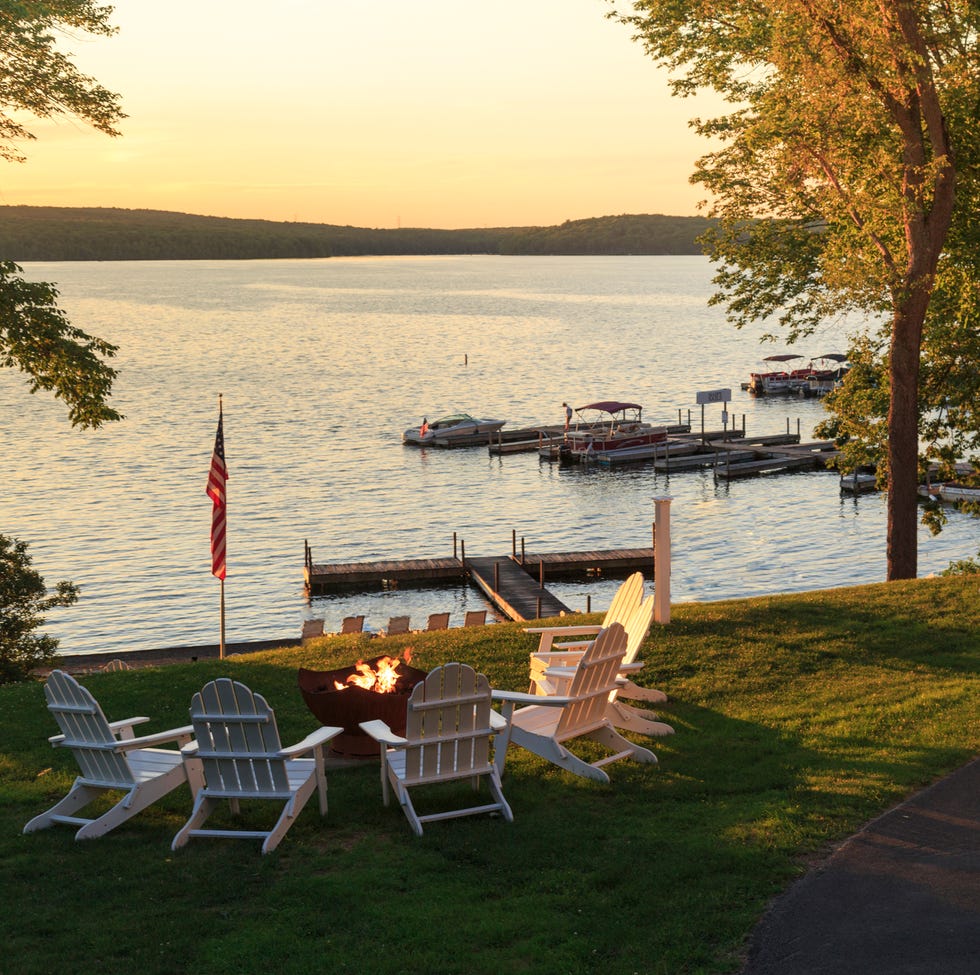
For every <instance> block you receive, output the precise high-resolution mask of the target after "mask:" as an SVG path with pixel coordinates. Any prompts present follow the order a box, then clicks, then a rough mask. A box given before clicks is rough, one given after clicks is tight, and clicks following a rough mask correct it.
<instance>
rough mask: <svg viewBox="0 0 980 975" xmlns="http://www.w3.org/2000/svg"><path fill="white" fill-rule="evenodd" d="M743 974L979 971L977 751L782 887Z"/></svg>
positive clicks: (967, 974)
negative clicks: (954, 769)
mask: <svg viewBox="0 0 980 975" xmlns="http://www.w3.org/2000/svg"><path fill="white" fill-rule="evenodd" d="M742 975H980V758H977V759H974V760H973V761H972V762H970V763H969V764H967V765H965V766H964V767H963V768H961V769H959V770H957V771H956V772H954V773H953V774H952V775H950V776H948V777H946V778H945V779H941V780H940V781H939V782H936V783H935V784H933V785H932V786H930V787H929V788H927V789H925V790H924V791H923V792H920V793H918V794H917V795H915V796H913V797H912V798H911V799H908V800H907V801H906V802H904V803H902V804H901V805H900V806H897V807H896V808H894V809H892V810H890V811H889V812H887V813H885V814H884V815H883V816H880V817H879V818H878V819H876V820H874V821H873V822H872V823H870V824H869V825H868V826H866V827H865V828H864V829H863V830H862V831H861V832H860V833H858V834H857V835H856V836H853V837H851V839H849V840H847V841H846V842H845V843H844V844H843V845H842V846H841V847H840V848H839V849H838V850H837V851H836V852H834V853H833V854H832V855H831V857H830V858H829V859H828V860H827V861H826V863H824V864H822V865H821V866H820V867H818V868H816V869H814V870H813V871H811V872H810V873H808V874H806V875H805V876H804V877H803V878H802V879H801V880H799V881H797V883H795V884H794V885H793V886H792V887H791V888H790V889H789V890H788V891H787V892H786V893H785V894H784V895H782V896H781V897H779V898H778V899H777V900H776V901H775V902H774V903H773V905H772V906H771V908H770V910H769V912H768V913H767V914H766V916H765V917H764V918H763V919H762V921H761V922H760V924H759V926H758V927H757V928H756V930H755V932H754V933H753V936H752V941H751V944H750V948H749V956H748V963H747V964H746V966H745V968H743V969H742Z"/></svg>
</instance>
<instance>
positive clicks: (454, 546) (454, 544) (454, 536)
mask: <svg viewBox="0 0 980 975" xmlns="http://www.w3.org/2000/svg"><path fill="white" fill-rule="evenodd" d="M453 558H456V532H453Z"/></svg>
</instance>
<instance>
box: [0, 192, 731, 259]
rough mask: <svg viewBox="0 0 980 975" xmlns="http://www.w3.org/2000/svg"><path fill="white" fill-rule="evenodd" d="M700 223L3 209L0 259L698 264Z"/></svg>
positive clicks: (629, 217)
mask: <svg viewBox="0 0 980 975" xmlns="http://www.w3.org/2000/svg"><path fill="white" fill-rule="evenodd" d="M715 223H716V221H714V220H710V219H708V218H707V217H673V216H666V215H664V214H622V215H619V216H606V217H592V218H589V219H587V220H569V221H566V222H565V223H563V224H560V225H558V226H553V227H477V228H466V229H460V230H439V229H431V228H425V227H399V228H397V229H395V230H387V229H377V228H370V227H351V226H337V225H333V224H317V223H285V222H276V221H272V220H244V219H235V218H230V217H207V216H199V215H197V214H191V213H174V212H170V211H166V210H125V209H119V208H112V207H39V206H0V260H7V261H17V262H28V261H45V262H47V261H200V260H278V259H294V260H295V259H311V258H327V257H398V256H432V255H460V254H495V255H500V256H530V255H537V256H624V255H639V256H670V255H692V254H695V255H700V254H703V252H704V251H703V248H702V247H701V245H700V244H699V243H698V242H697V238H698V237H699V236H700V235H701V234H703V233H704V232H705V231H707V230H708V229H709V228H710V227H711V226H713V225H714V224H715Z"/></svg>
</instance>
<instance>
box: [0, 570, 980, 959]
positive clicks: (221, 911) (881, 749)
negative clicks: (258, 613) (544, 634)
mask: <svg viewBox="0 0 980 975" xmlns="http://www.w3.org/2000/svg"><path fill="white" fill-rule="evenodd" d="M978 596H980V579H978V578H977V577H976V576H973V577H968V576H964V577H953V578H942V579H927V580H919V581H914V582H908V583H892V584H889V585H880V586H866V587H860V588H855V589H843V590H832V591H826V592H815V593H807V594H802V595H790V596H779V597H772V598H763V599H752V600H744V601H731V602H723V603H709V604H704V605H682V606H676V607H674V609H673V620H672V622H671V624H670V625H669V626H668V627H661V626H658V625H656V624H655V625H654V629H653V631H652V633H651V635H650V638H649V641H648V644H647V646H646V647H645V652H644V659H645V660H646V661H647V667H646V668H645V670H644V671H643V673H642V674H641V676H640V679H639V682H640V683H649V684H651V685H653V686H658V687H661V688H663V689H664V690H666V691H667V692H668V693H669V694H670V697H671V700H670V703H669V704H666V705H663V706H662V707H661V708H660V709H659V710H660V713H661V715H662V717H663V719H664V720H666V721H668V722H669V723H671V724H672V725H673V726H674V727H675V729H676V734H675V735H673V736H672V737H669V738H664V739H656V740H653V741H654V743H653V746H652V747H653V749H654V751H655V752H656V753H657V754H658V755H659V758H660V765H659V766H648V765H647V766H642V765H634V764H632V763H628V762H620V763H617V764H615V765H612V766H610V767H609V769H608V770H609V772H610V777H611V779H612V783H611V784H610V785H608V786H603V785H600V784H599V783H594V782H587V781H585V780H583V779H579V778H576V777H573V776H570V775H568V774H567V773H564V772H561V771H559V770H558V769H557V768H555V767H554V766H550V765H547V764H546V763H544V762H543V761H542V760H540V759H538V758H536V757H535V756H532V755H530V754H529V753H527V752H524V751H522V750H520V749H514V750H512V752H511V754H510V755H509V756H508V763H507V773H506V777H505V782H504V788H505V793H506V795H507V797H508V799H509V801H510V803H511V806H512V807H513V810H514V815H515V821H514V823H513V824H507V823H505V822H503V821H502V820H498V819H490V818H484V817H468V818H465V819H458V820H450V821H447V822H438V823H432V824H430V825H428V826H427V827H426V833H425V836H424V837H422V838H421V839H418V838H416V837H415V836H414V835H413V834H412V833H411V831H410V829H409V827H408V823H407V821H406V819H405V817H404V816H403V815H402V813H401V811H400V810H399V809H398V808H397V806H393V807H391V808H388V809H385V808H384V807H383V806H382V804H381V798H380V786H379V783H378V778H377V766H376V765H369V766H367V767H360V768H355V769H349V770H348V769H345V770H338V771H335V772H332V773H331V775H330V812H329V814H328V816H327V818H326V819H323V820H321V819H320V818H319V816H318V815H317V812H316V803H315V801H312V802H311V803H309V804H308V805H307V807H306V809H305V810H304V812H303V813H302V815H301V816H300V817H299V819H298V821H297V823H296V824H295V825H294V826H293V828H292V829H291V830H290V831H289V833H287V835H286V838H285V839H284V840H283V842H282V844H281V846H280V847H279V849H278V850H277V851H276V852H275V853H273V854H271V855H269V856H266V857H263V856H261V855H260V853H259V851H258V844H257V843H255V842H251V841H248V842H243V841H234V842H233V841H220V840H193V841H191V843H190V845H189V846H188V847H187V848H185V849H184V850H181V851H180V852H178V853H176V854H174V853H171V851H170V841H171V839H172V837H173V834H174V833H175V832H176V831H177V829H178V828H179V827H180V826H181V825H182V824H183V822H184V819H185V818H186V816H187V814H188V812H189V808H190V800H189V795H188V793H187V792H186V791H184V790H180V791H177V792H174V793H172V794H171V795H170V796H168V797H167V798H166V799H165V800H164V801H163V802H161V803H159V804H158V805H156V806H155V807H153V808H152V809H150V810H148V811H147V812H145V813H143V814H141V815H140V816H138V817H136V818H135V819H133V820H130V821H129V822H128V823H126V824H124V825H123V826H122V827H120V828H119V829H117V830H116V831H114V832H112V833H110V834H109V835H108V836H106V837H103V838H102V839H99V840H94V841H89V842H85V843H75V842H74V840H73V832H72V830H71V829H69V828H66V827H55V828H52V829H50V830H46V831H43V832H40V833H34V834H31V835H29V836H24V835H22V834H21V832H20V831H21V828H22V827H23V824H24V823H25V822H27V820H28V819H30V818H31V817H32V816H34V815H36V814H37V813H39V812H41V811H42V810H43V809H45V808H47V806H48V805H50V804H51V803H52V802H53V801H54V800H55V799H57V798H58V797H60V795H62V794H64V792H65V791H66V790H67V789H68V787H69V785H70V783H71V781H72V779H73V777H74V774H75V772H74V767H73V763H72V760H71V756H70V755H69V754H67V753H64V752H62V751H61V750H52V749H51V748H50V747H49V746H48V744H47V741H46V739H47V737H48V735H51V734H54V733H55V732H56V730H57V729H56V728H55V727H54V724H53V722H52V721H51V719H50V717H49V715H48V714H47V712H46V710H45V708H44V699H43V692H42V687H41V685H40V684H22V685H13V686H8V687H3V688H0V741H2V742H3V750H2V752H0V799H2V802H0V863H2V866H0V882H2V889H3V891H4V894H5V898H4V900H5V910H4V911H3V914H2V920H0V934H2V943H3V945H4V947H3V954H4V958H3V962H2V963H0V969H2V970H3V971H4V972H7V973H10V975H28V973H47V972H52V971H58V972H94V971H100V972H107V973H113V972H122V971H136V972H140V973H141V975H156V973H159V975H170V973H175V972H208V973H209V975H226V973H227V975H233V973H236V975H237V973H244V972H262V973H264V972H267V971H268V972H275V973H276V975H293V973H296V975H307V973H309V972H320V973H351V975H374V973H378V975H395V973H401V972H406V973H408V972H411V973H418V972H432V973H440V975H451V973H459V975H483V973H486V975H491V973H492V975H499V973H500V972H508V973H515V972H516V973H521V972H531V973H549V975H550V973H556V975H557V973H570V975H578V973H592V972H595V973H602V975H630V973H642V975H659V973H670V975H673V973H696V972H697V973H716V972H731V971H737V970H738V968H739V967H740V962H741V953H742V951H743V950H744V946H745V939H746V937H747V935H748V934H749V932H750V931H751V929H752V927H753V925H754V924H755V922H756V921H757V920H758V919H759V917H760V915H761V914H762V912H763V910H764V909H765V906H766V904H767V902H768V901H769V899H770V898H771V897H773V896H774V895H775V894H777V893H779V892H780V891H781V890H783V889H784V888H785V887H786V886H787V884H789V883H790V882H791V881H792V880H793V878H794V877H796V876H798V875H799V874H800V873H801V872H802V871H803V870H804V869H805V868H806V865H807V864H808V863H809V862H812V861H813V859H814V858H815V857H819V856H820V855H821V854H822V853H823V852H824V851H825V850H826V849H827V848H828V844H830V843H832V842H833V841H835V840H838V839H840V838H841V837H843V836H846V835H848V834H850V833H852V832H854V831H855V830H856V829H858V828H859V827H860V826H861V825H862V824H863V823H865V822H867V821H868V820H869V819H871V818H873V817H874V816H875V815H877V814H878V813H879V812H881V811H882V810H884V809H886V808H887V807H889V806H890V805H892V804H894V803H895V802H896V801H898V800H900V799H902V798H903V797H904V796H906V795H908V794H909V793H910V792H912V791H914V790H916V789H918V788H920V787H922V786H924V785H926V784H927V783H929V782H931V781H933V780H934V779H936V778H937V777H939V776H941V775H942V774H943V773H945V772H948V771H950V770H951V769H953V768H955V767H957V766H959V765H961V764H962V763H963V762H965V761H966V760H967V759H969V758H970V757H972V756H973V755H974V754H975V753H976V752H977V750H978V741H980V734H978V717H977V714H978V708H977V704H978V691H977V687H978V683H980V682H978V681H977V669H978V662H980V598H978ZM593 618H594V619H597V618H598V617H593ZM405 646H412V647H413V649H414V652H415V657H414V660H413V663H414V664H416V665H418V666H419V667H421V668H423V669H426V668H429V667H432V666H435V665H437V664H439V663H442V662H445V661H447V660H451V659H455V660H461V661H465V662H467V663H471V664H473V665H474V666H475V667H476V668H477V669H478V670H481V671H483V672H484V673H486V674H487V675H488V676H489V677H490V680H491V683H492V684H493V685H494V686H497V687H506V688H516V689H521V690H523V689H525V686H526V683H527V654H528V651H529V650H531V649H532V648H533V643H532V640H531V638H530V637H528V636H527V635H525V634H523V633H522V632H521V629H520V627H519V626H517V625H511V624H503V625H497V626H492V627H486V628H483V629H455V630H450V631H447V632H443V633H432V634H417V635H412V636H408V637H391V638H389V639H388V640H387V641H386V642H385V644H384V648H385V650H386V651H387V652H392V650H393V649H401V648H403V647H405ZM380 649H381V645H380V644H377V643H375V644H369V643H367V642H358V640H357V639H356V638H350V637H341V638H332V639H327V640H324V641H322V642H318V643H316V644H314V645H311V646H308V647H306V648H302V649H299V648H296V649H285V650H280V651H272V652H266V653H260V654H253V655H250V656H247V657H237V658H232V659H230V660H227V661H224V662H221V661H210V662H203V661H202V662H198V663H193V664H181V665H175V666H171V667H166V668H153V669H146V670H134V671H129V672H116V673H107V674H97V675H91V676H88V677H85V678H83V682H84V683H85V684H86V686H88V687H89V688H90V689H91V690H92V691H93V693H94V694H95V695H96V697H97V698H98V700H99V701H100V703H101V704H102V707H103V709H104V710H105V712H106V714H107V715H108V717H109V718H110V719H115V718H121V717H127V716H129V715H134V714H146V715H150V716H151V717H152V719H153V720H152V722H151V723H149V724H147V725H144V726H143V727H142V728H141V731H142V730H143V729H145V730H146V732H147V733H148V732H150V731H155V730H162V729H164V728H167V727H172V726H175V725H179V724H184V723H186V720H187V707H188V704H189V702H190V697H191V695H192V694H193V692H194V691H195V690H197V689H199V688H200V686H201V685H202V684H203V683H205V682H206V681H207V680H210V679H212V678H213V677H216V676H221V675H232V676H234V677H236V678H238V679H241V680H243V681H244V682H245V683H247V684H248V685H249V686H251V687H252V688H253V689H255V690H257V691H260V692H261V693H262V694H264V695H265V696H266V697H267V698H268V700H269V701H270V703H271V704H272V705H273V707H275V709H276V714H277V718H278V722H279V727H280V731H281V734H282V737H283V741H284V742H286V743H291V742H294V741H298V740H299V739H300V738H301V737H303V736H304V735H305V734H306V733H307V732H308V731H309V730H310V729H311V727H312V718H311V716H310V714H309V713H308V712H307V711H306V708H305V706H304V704H303V702H302V699H301V698H300V696H299V693H298V691H297V689H296V668H297V667H298V666H300V665H305V666H313V667H318V668H324V669H326V668H329V667H334V666H341V665H344V664H348V663H350V662H352V659H354V658H356V657H357V656H358V655H364V656H372V655H374V654H375V653H377V652H380ZM638 740H641V739H638ZM642 740H643V741H644V743H646V744H649V742H650V739H642ZM245 815H246V818H249V817H254V816H256V815H257V813H256V812H255V811H247V812H246V813H245Z"/></svg>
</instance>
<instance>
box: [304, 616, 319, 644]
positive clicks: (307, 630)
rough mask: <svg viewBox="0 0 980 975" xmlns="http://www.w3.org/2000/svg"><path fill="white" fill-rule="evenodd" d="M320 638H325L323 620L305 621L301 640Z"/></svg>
mask: <svg viewBox="0 0 980 975" xmlns="http://www.w3.org/2000/svg"><path fill="white" fill-rule="evenodd" d="M318 636H323V620H303V631H302V633H301V634H300V639H302V640H313V639H315V638H316V637H318Z"/></svg>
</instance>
